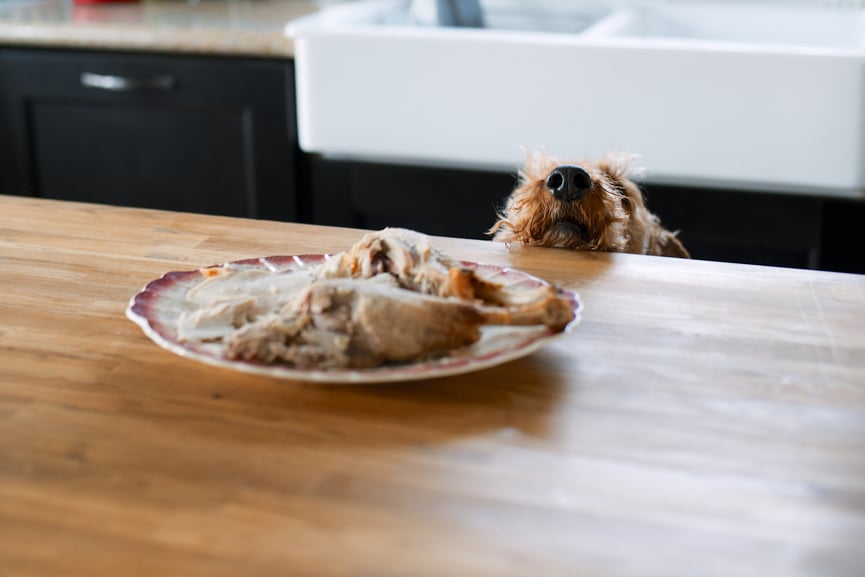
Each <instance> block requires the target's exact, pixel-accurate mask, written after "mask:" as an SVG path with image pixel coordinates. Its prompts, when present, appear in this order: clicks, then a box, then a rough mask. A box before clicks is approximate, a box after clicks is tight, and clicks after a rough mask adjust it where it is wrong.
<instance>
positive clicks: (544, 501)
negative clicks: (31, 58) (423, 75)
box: [0, 196, 865, 577]
mask: <svg viewBox="0 0 865 577" xmlns="http://www.w3.org/2000/svg"><path fill="white" fill-rule="evenodd" d="M360 234H361V232H360V231H355V230H348V229H331V228H322V227H314V226H304V225H299V224H289V223H276V222H265V221H251V220H241V219H229V218H220V217H212V216H201V215H193V214H180V213H170V212H158V211H149V210H137V209H129V208H112V207H105V206H98V205H88V204H75V203H64V202H57V201H47V200H38V199H29V198H20V197H2V196H0V278H2V284H0V319H2V320H0V567H2V568H3V570H2V573H3V575H5V576H37V575H38V576H52V577H54V576H57V575H64V576H65V575H87V576H99V575H112V576H114V575H124V576H126V577H128V576H137V575H142V576H145V575H146V576H148V577H152V576H153V575H162V576H166V575H183V576H186V577H189V576H197V575H202V576H204V575H206V576H209V577H213V576H221V575H225V576H237V575H245V576H249V575H265V576H284V575H294V576H296V575H315V576H324V575H340V576H341V575H369V576H399V577H411V576H440V575H460V576H466V575H495V576H508V575H514V576H519V577H525V576H527V575H532V576H539V575H563V576H579V575H587V576H636V575H640V576H665V577H673V576H679V575H680V576H683V577H692V576H694V575H699V576H701V577H710V576H721V575H723V576H755V577H756V576H759V577H765V576H770V575H771V576H780V575H784V576H787V577H789V576H806V575H808V576H811V575H813V576H818V575H819V576H821V577H826V576H845V577H846V576H850V577H852V576H854V575H862V572H863V570H865V547H863V546H862V544H863V543H865V276H856V275H845V274H837V273H825V272H813V271H804V270H792V269H782V268H768V267H755V266H747V265H733V264H723V263H711V262H700V261H685V260H677V259H666V258H659V257H644V256H635V255H604V254H579V253H575V252H570V251H565V250H557V249H542V248H534V249H525V248H513V249H512V250H508V249H507V248H506V247H505V246H503V245H501V244H499V243H493V242H483V241H465V240H459V239H441V241H440V243H441V246H443V247H444V248H445V249H446V250H448V251H449V252H450V253H451V254H453V255H454V256H456V257H459V258H463V259H469V260H474V261H480V262H488V263H494V264H499V265H508V266H513V267H516V268H519V269H523V270H525V271H528V272H530V273H533V274H537V275H540V276H543V277H546V278H548V279H549V280H552V281H555V282H557V283H560V284H562V285H563V286H565V287H568V288H572V289H575V290H577V291H579V292H580V294H581V295H582V297H583V300H584V302H585V312H584V314H583V321H582V323H581V324H580V325H579V326H578V327H577V328H576V329H575V330H574V332H572V333H570V334H568V335H566V336H565V337H563V338H562V339H559V340H558V341H556V342H554V343H552V344H550V345H549V346H548V347H546V348H544V349H542V350H540V351H538V352H536V353H534V354H532V355H530V356H529V357H526V358H524V359H521V360H517V361H514V362H511V363H508V364H506V365H503V366H499V367H496V368H492V369H488V370H484V371H480V372H477V373H472V374H466V375H462V376H455V377H447V378H442V379H439V380H430V381H420V382H414V383H404V384H392V385H387V386H354V387H352V386H320V385H314V384H309V383H300V382H291V381H283V380H276V379H272V378H267V377H256V376H250V375H245V374H240V373H235V372H233V371H229V370H224V369H218V368H214V367H210V366H207V365H203V364H199V363H196V362H193V361H191V360H188V359H184V358H181V357H178V356H175V355H173V354H171V353H169V352H166V351H164V350H162V349H161V348H159V347H157V346H156V345H155V344H153V343H152V342H151V341H150V340H148V339H147V338H146V337H145V336H144V334H143V333H142V332H141V330H140V329H139V328H138V327H137V326H136V325H134V324H133V323H132V322H130V321H129V320H127V319H126V318H125V316H124V308H125V307H126V304H127V302H128V300H129V298H130V297H131V296H132V295H133V294H135V293H136V292H137V291H138V290H139V289H140V288H141V287H142V286H143V285H144V283H145V282H147V281H149V280H151V279H153V278H156V277H158V276H159V275H161V274H162V273H163V272H166V271H169V270H186V269H190V268H197V267H199V266H202V265H208V264H212V263H219V262H224V261H228V260H234V259H239V258H244V257H254V256H263V255H272V254H304V253H307V254H308V253H321V252H333V251H337V250H341V249H343V248H345V247H347V246H349V245H350V244H352V243H354V242H355V241H356V240H357V239H358V238H359V236H360Z"/></svg>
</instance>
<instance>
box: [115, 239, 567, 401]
mask: <svg viewBox="0 0 865 577" xmlns="http://www.w3.org/2000/svg"><path fill="white" fill-rule="evenodd" d="M329 257H330V255H326V254H317V255H292V256H269V257H262V258H256V259H246V260H238V261H233V262H230V263H226V264H219V265H213V266H211V267H207V268H204V269H197V270H189V271H172V272H168V273H165V274H164V275H162V276H161V277H160V278H158V279H156V280H153V281H151V282H149V283H148V284H147V285H146V286H145V287H144V288H143V289H142V290H141V292H139V293H138V294H136V295H135V296H134V297H132V299H131V300H130V301H129V306H128V307H127V309H126V316H127V317H128V318H129V319H130V320H132V321H133V322H135V323H136V324H137V325H139V326H140V327H141V328H142V330H143V331H144V333H145V334H146V335H147V336H148V337H149V338H150V339H151V340H153V341H154V342H155V343H156V344H157V345H159V346H161V347H163V348H165V349H167V350H169V351H171V352H173V353H175V354H177V355H180V356H182V357H186V358H190V359H194V360H196V361H200V362H202V363H207V364H209V365H214V366H217V367H222V368H226V369H231V370H235V371H240V372H244V373H252V374H257V375H266V376H270V377H278V378H284V379H294V380H299V381H311V382H319V383H357V384H363V383H387V382H399V381H412V380H420V379H431V378H438V377H445V376H450V375H458V374H463V373H469V372H472V371H479V370H481V369H486V368H489V367H493V366H496V365H500V364H502V363H506V362H508V361H512V360H515V359H518V358H520V357H524V356H526V355H529V354H531V353H533V352H535V351H537V350H538V349H540V348H541V347H543V346H545V345H547V344H548V343H550V342H551V341H553V340H555V339H557V338H560V337H562V336H563V335H565V334H567V333H569V332H570V331H571V330H573V328H574V327H575V326H576V325H577V324H578V323H579V321H580V313H581V311H582V303H581V301H580V299H579V296H578V295H577V293H575V292H573V291H568V290H564V289H558V290H559V293H560V295H561V296H563V297H564V298H565V299H566V300H567V301H568V302H569V303H570V305H571V308H572V310H573V311H574V320H573V321H571V323H569V324H568V326H567V327H565V330H564V331H561V332H554V331H552V330H551V329H549V328H547V327H543V326H535V327H493V326H489V327H483V328H482V329H481V332H482V334H481V338H480V340H479V341H478V342H476V343H474V344H473V345H471V346H469V347H464V348H461V349H455V350H453V351H451V354H450V355H448V356H445V357H442V358H438V359H435V360H430V361H423V362H417V363H408V364H400V365H386V366H382V367H377V368H372V369H299V368H294V367H290V366H286V365H280V364H271V363H262V362H255V361H246V360H236V359H228V358H225V357H224V356H222V355H221V354H220V353H219V352H218V347H215V346H213V345H211V346H208V344H207V343H194V342H185V341H182V340H181V339H179V338H178V335H177V329H176V321H177V320H178V318H179V316H180V315H181V314H183V313H185V312H189V311H190V307H191V306H192V305H190V304H189V302H188V300H187V297H186V295H187V292H188V291H189V290H190V289H191V288H193V287H196V286H198V285H199V283H201V281H202V280H204V279H205V278H206V277H207V276H208V275H207V271H208V269H213V268H216V267H222V266H230V267H234V268H237V269H244V268H247V269H249V268H251V269H263V270H266V271H269V272H272V273H274V274H280V275H283V274H290V273H295V272H299V271H302V270H304V269H306V270H308V269H310V268H313V267H316V266H318V265H320V264H322V263H323V262H324V261H326V260H327V259H328V258H329ZM461 264H462V265H463V266H465V267H467V268H471V269H474V270H475V272H476V274H478V275H479V276H480V277H482V278H484V279H487V280H492V281H495V282H497V283H500V284H502V285H504V286H506V287H508V289H509V290H511V291H514V292H515V293H517V294H518V293H520V292H523V291H525V292H526V293H528V292H533V291H536V290H538V289H539V288H542V287H547V286H550V283H548V282H547V281H545V280H543V279H541V278H538V277H536V276H532V275H530V274H528V273H525V272H522V271H519V270H516V269H512V268H506V267H500V266H496V265H490V264H481V263H474V262H469V261H462V262H461Z"/></svg>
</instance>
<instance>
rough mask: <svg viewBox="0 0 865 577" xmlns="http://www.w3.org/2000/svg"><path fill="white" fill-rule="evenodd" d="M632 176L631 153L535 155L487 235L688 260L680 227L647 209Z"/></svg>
mask: <svg viewBox="0 0 865 577" xmlns="http://www.w3.org/2000/svg"><path fill="white" fill-rule="evenodd" d="M634 175H635V172H634V171H633V169H632V168H631V160H630V159H629V158H627V157H619V156H614V155H608V156H606V157H604V158H602V159H601V160H599V161H596V162H581V163H579V164H568V163H565V162H562V161H561V160H559V159H557V158H554V157H550V156H547V155H545V154H540V153H536V154H531V155H529V157H528V159H527V161H526V164H525V167H524V169H523V170H521V171H520V173H519V182H518V183H517V186H516V188H515V189H514V190H513V191H512V192H511V193H510V196H508V198H507V200H506V201H505V204H504V207H503V209H502V210H500V211H499V214H498V219H499V220H498V221H497V222H496V223H495V224H494V225H493V227H492V228H490V229H489V230H488V231H487V234H489V235H491V236H493V240H499V241H504V242H505V243H512V242H519V243H521V244H526V245H541V246H551V247H560V248H569V249H575V250H587V251H602V252H629V253H636V254H650V255H659V256H673V257H680V258H690V255H689V253H688V251H687V250H686V249H685V247H684V246H683V245H682V243H681V242H680V241H679V239H678V238H677V235H678V231H677V232H671V231H669V230H667V229H665V228H664V227H663V226H662V225H661V221H660V219H659V218H658V217H657V216H656V215H655V214H653V213H652V212H650V211H649V209H648V208H646V204H645V201H644V199H643V193H642V191H641V189H640V187H639V186H637V184H636V183H635V182H634V181H633V180H631V178H632V176H634Z"/></svg>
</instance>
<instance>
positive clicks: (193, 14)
mask: <svg viewBox="0 0 865 577" xmlns="http://www.w3.org/2000/svg"><path fill="white" fill-rule="evenodd" d="M317 9H318V6H317V4H316V2H314V1H312V0H199V1H194V2H193V1H184V0H134V1H130V2H112V3H105V4H83V5H79V4H75V3H73V2H72V0H22V1H20V2H18V1H13V2H10V3H6V4H4V3H2V2H0V45H3V44H6V45H20V46H40V47H57V48H84V49H110V50H125V51H144V52H177V53H206V54H221V55H236V56H241V55H242V56H262V57H281V58H287V57H292V56H293V55H294V43H293V41H292V40H291V38H289V37H287V36H286V35H285V34H284V31H283V30H284V27H285V24H286V23H287V22H288V21H290V20H293V19H295V18H298V17H300V16H304V15H306V14H309V13H312V12H314V11H316V10H317Z"/></svg>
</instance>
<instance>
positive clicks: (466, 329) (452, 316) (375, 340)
mask: <svg viewBox="0 0 865 577" xmlns="http://www.w3.org/2000/svg"><path fill="white" fill-rule="evenodd" d="M388 278H389V277H388ZM286 312H287V314H285V315H268V316H266V317H263V318H261V319H259V320H258V321H256V322H253V323H251V324H249V325H246V326H244V327H242V328H241V329H240V330H238V331H236V332H235V333H234V334H232V335H231V336H230V337H229V338H228V340H227V345H228V354H229V356H230V357H232V358H243V359H246V360H260V361H264V362H274V361H282V362H285V363H288V364H290V365H293V366H297V367H325V368H334V367H351V368H369V367H377V366H380V365H382V364H384V363H391V362H404V361H409V360H422V359H426V358H435V357H437V356H441V355H443V354H445V353H447V352H448V351H450V350H452V349H457V348H460V347H464V346H467V345H470V344H472V343H474V342H476V341H477V340H478V339H480V336H481V331H480V328H481V326H483V325H487V324H499V325H501V324H507V325H548V326H551V327H553V328H554V329H556V330H561V329H562V328H563V327H564V326H565V325H566V324H567V323H568V322H570V321H571V320H572V319H573V312H572V311H571V309H570V306H569V305H568V304H567V302H565V301H563V300H562V299H548V300H547V301H544V302H538V303H534V304H531V305H528V306H525V307H519V308H516V309H513V310H511V309H507V308H503V307H489V306H482V305H477V304H474V303H472V302H469V301H460V300H457V299H443V298H441V297H437V296H433V295H425V294H422V293H418V292H414V291H409V290H406V289H403V288H400V287H399V286H396V285H395V284H394V283H393V282H392V281H390V282H388V281H382V280H381V276H379V277H374V278H372V279H367V280H358V279H326V280H319V281H316V282H314V283H312V284H311V285H310V286H309V288H308V289H307V290H306V291H305V293H304V294H303V295H301V297H300V298H299V299H298V300H297V306H296V308H295V309H294V310H292V311H286Z"/></svg>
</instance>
